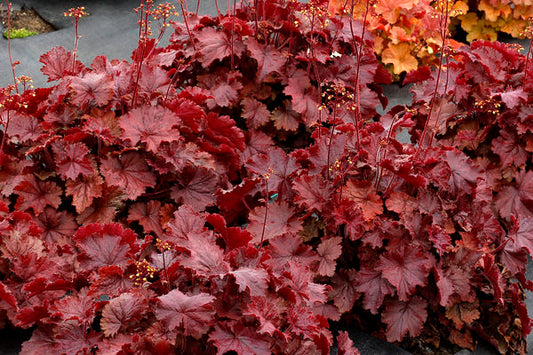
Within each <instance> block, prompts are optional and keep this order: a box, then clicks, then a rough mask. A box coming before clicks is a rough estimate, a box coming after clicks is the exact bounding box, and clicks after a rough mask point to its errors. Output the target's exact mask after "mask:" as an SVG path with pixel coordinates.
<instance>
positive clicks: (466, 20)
mask: <svg viewBox="0 0 533 355" xmlns="http://www.w3.org/2000/svg"><path fill="white" fill-rule="evenodd" d="M459 19H460V20H461V27H462V28H463V30H465V31H466V32H467V33H468V35H467V36H466V40H467V41H469V42H472V41H475V40H476V39H484V40H489V41H495V40H496V39H497V38H498V34H497V33H496V30H495V29H494V28H493V27H491V26H487V25H486V22H485V20H484V19H479V18H478V17H477V15H476V14H475V13H473V12H469V13H468V14H466V15H464V16H459Z"/></svg>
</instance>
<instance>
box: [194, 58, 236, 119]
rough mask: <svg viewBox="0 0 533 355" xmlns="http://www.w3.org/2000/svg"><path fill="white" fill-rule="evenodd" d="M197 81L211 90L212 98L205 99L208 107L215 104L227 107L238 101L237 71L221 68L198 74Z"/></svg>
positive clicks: (213, 106) (210, 107)
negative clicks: (212, 71)
mask: <svg viewBox="0 0 533 355" xmlns="http://www.w3.org/2000/svg"><path fill="white" fill-rule="evenodd" d="M198 81H199V82H200V84H201V85H203V86H204V87H206V88H209V90H210V91H211V94H212V98H210V99H208V100H207V101H206V105H207V107H208V108H209V109H213V108H215V106H216V105H218V106H220V107H228V106H232V105H233V104H235V103H237V102H239V90H240V89H242V83H241V74H240V73H239V72H228V71H227V69H226V68H223V69H222V68H221V69H220V70H218V71H217V72H215V73H209V74H206V75H198Z"/></svg>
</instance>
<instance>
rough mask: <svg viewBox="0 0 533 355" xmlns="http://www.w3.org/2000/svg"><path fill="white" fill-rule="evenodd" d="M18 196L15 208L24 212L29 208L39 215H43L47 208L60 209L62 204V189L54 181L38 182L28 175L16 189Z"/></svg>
mask: <svg viewBox="0 0 533 355" xmlns="http://www.w3.org/2000/svg"><path fill="white" fill-rule="evenodd" d="M15 193H16V194H18V196H19V197H18V199H17V203H16V205H15V208H17V209H18V210H21V211H24V210H27V209H29V208H31V209H33V212H34V213H35V214H37V215H39V214H41V213H43V211H44V208H45V207H46V206H52V207H53V208H58V207H59V204H60V203H61V194H62V191H61V188H60V187H59V186H57V184H56V183H55V182H53V181H38V180H37V179H36V178H35V177H34V176H33V175H28V176H26V178H25V179H24V180H23V181H21V182H20V183H19V184H18V185H17V186H16V187H15Z"/></svg>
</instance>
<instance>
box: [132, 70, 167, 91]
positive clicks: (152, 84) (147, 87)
mask: <svg viewBox="0 0 533 355" xmlns="http://www.w3.org/2000/svg"><path fill="white" fill-rule="evenodd" d="M169 83H170V78H169V77H168V74H167V71H166V70H164V69H163V68H161V67H159V66H150V65H145V66H143V67H142V68H141V77H140V80H139V89H140V90H139V91H140V92H141V93H143V94H147V95H149V96H151V95H153V96H155V95H164V94H166V93H167V92H171V91H170V88H169V86H168V85H169Z"/></svg>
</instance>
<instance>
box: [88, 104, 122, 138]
mask: <svg viewBox="0 0 533 355" xmlns="http://www.w3.org/2000/svg"><path fill="white" fill-rule="evenodd" d="M83 118H84V119H85V125H84V127H83V129H84V131H86V132H90V133H92V134H94V135H96V136H97V137H98V138H100V139H102V140H103V141H106V142H109V143H113V142H115V141H117V138H119V137H120V135H121V134H122V132H121V129H120V127H119V121H118V120H117V118H116V116H115V111H111V110H110V111H106V110H100V109H98V108H92V109H91V112H90V115H84V116H83Z"/></svg>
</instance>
